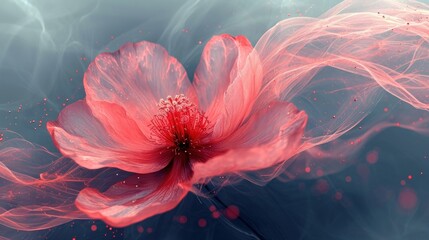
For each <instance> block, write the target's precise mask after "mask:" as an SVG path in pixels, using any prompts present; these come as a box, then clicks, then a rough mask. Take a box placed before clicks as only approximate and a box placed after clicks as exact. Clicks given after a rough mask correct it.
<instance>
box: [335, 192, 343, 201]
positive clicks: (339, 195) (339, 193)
mask: <svg viewBox="0 0 429 240" xmlns="http://www.w3.org/2000/svg"><path fill="white" fill-rule="evenodd" d="M341 199H343V193H342V192H336V193H335V200H337V201H340V200H341Z"/></svg>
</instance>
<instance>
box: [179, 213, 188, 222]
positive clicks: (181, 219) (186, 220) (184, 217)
mask: <svg viewBox="0 0 429 240" xmlns="http://www.w3.org/2000/svg"><path fill="white" fill-rule="evenodd" d="M186 222H188V218H187V217H186V216H183V215H182V216H180V217H179V223H181V224H185V223H186Z"/></svg>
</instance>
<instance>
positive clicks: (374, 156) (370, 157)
mask: <svg viewBox="0 0 429 240" xmlns="http://www.w3.org/2000/svg"><path fill="white" fill-rule="evenodd" d="M366 161H367V162H368V163H369V164H375V163H376V162H377V161H378V152H377V151H371V152H369V153H368V154H367V155H366Z"/></svg>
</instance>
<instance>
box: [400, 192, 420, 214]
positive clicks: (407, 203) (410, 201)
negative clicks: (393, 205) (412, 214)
mask: <svg viewBox="0 0 429 240" xmlns="http://www.w3.org/2000/svg"><path fill="white" fill-rule="evenodd" d="M398 203H399V206H400V207H401V208H403V209H405V210H411V209H414V208H415V207H416V205H417V195H416V193H415V192H414V190H413V189H411V188H404V189H403V190H402V191H401V192H400V193H399V198H398Z"/></svg>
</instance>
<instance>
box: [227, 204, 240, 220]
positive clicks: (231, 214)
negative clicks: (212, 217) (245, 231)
mask: <svg viewBox="0 0 429 240" xmlns="http://www.w3.org/2000/svg"><path fill="white" fill-rule="evenodd" d="M225 215H226V217H227V218H229V219H232V220H233V219H237V218H238V216H239V215H240V209H239V208H238V207H237V206H235V205H230V206H228V207H227V208H226V210H225Z"/></svg>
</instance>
